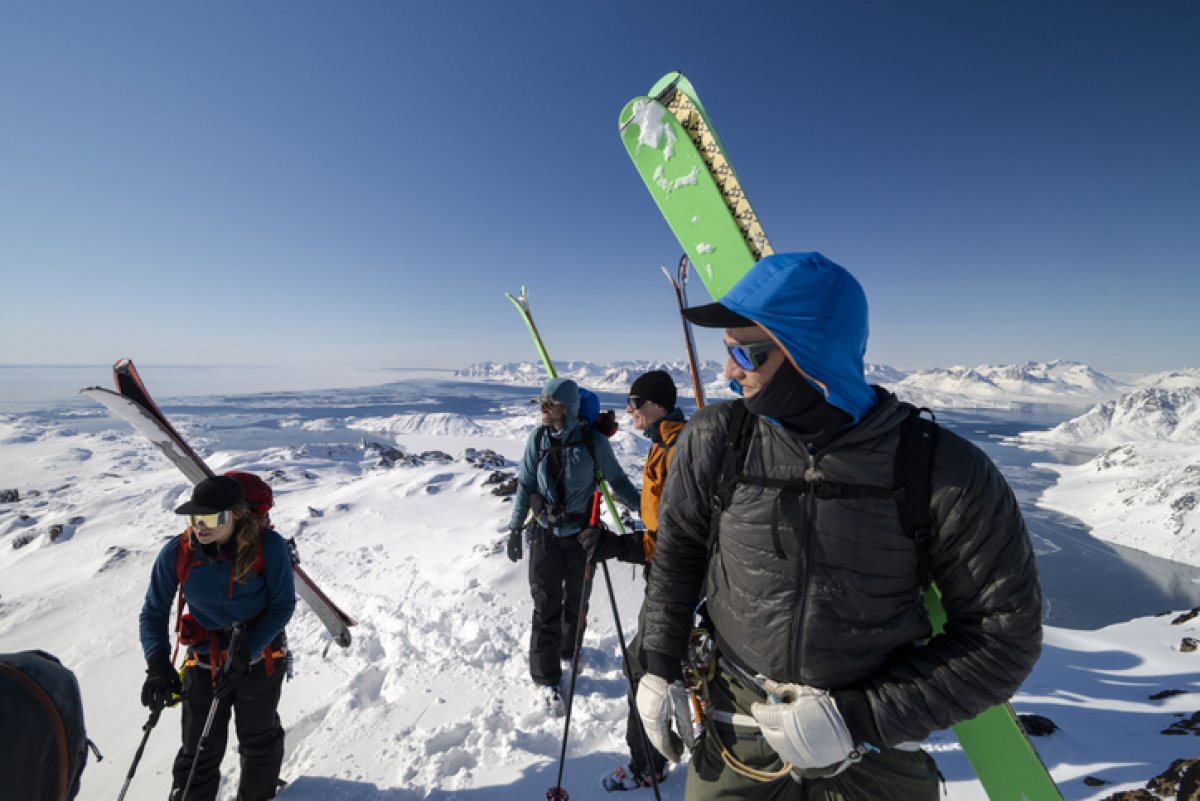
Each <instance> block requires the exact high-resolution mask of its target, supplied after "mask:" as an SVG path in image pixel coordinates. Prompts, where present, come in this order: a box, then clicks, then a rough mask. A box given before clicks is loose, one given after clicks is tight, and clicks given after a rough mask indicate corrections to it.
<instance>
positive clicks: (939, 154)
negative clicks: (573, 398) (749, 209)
mask: <svg viewBox="0 0 1200 801" xmlns="http://www.w3.org/2000/svg"><path fill="white" fill-rule="evenodd" d="M740 7H746V8H752V9H753V10H752V11H747V10H732V9H735V8H740ZM1197 41H1200V5H1197V4H1196V3H1194V2H1155V3H1149V4H1140V3H1129V2H1102V1H1101V2H1072V3H1065V2H1049V3H1044V2H1003V3H1001V2H970V3H952V2H915V3H908V2H906V3H897V2H868V1H866V0H864V1H863V2H854V3H844V2H833V0H829V1H828V2H817V3H814V2H789V3H740V4H731V3H715V2H694V3H689V4H678V3H674V4H665V3H649V2H625V1H624V0H615V1H613V2H588V3H584V2H537V3H534V2H504V3H492V2H436V3H435V2H426V3H415V2H321V3H313V2H279V1H278V0H264V1H263V2H254V3H233V2H213V3H161V2H143V3H127V2H115V1H111V0H106V2H103V3H94V2H56V3H15V2H10V3H4V4H3V5H0V273H2V274H3V286H4V289H3V293H4V297H5V300H4V304H3V311H2V312H0V363H72V364H80V363H93V362H94V363H97V364H107V363H110V362H112V361H113V360H115V359H116V358H118V357H121V356H129V357H132V358H134V359H135V360H136V361H138V362H139V363H140V364H155V363H170V364H217V363H234V364H260V365H277V364H285V365H312V366H314V367H317V366H322V365H328V364H333V363H339V362H340V363H346V364H351V365H362V366H395V367H402V366H447V367H456V366H462V365H465V364H467V363H470V362H474V361H482V360H486V359H491V360H499V361H510V360H518V359H529V358H533V357H534V353H533V351H532V348H531V345H530V343H529V340H528V336H527V334H526V332H525V329H524V327H523V326H522V325H521V323H520V321H519V319H518V318H517V316H516V314H515V313H514V311H513V309H512V307H511V305H510V304H509V303H508V301H507V300H505V299H504V296H503V293H504V292H505V291H513V292H516V291H517V290H518V289H519V288H520V286H521V285H522V284H525V285H527V286H528V287H529V290H530V294H531V297H532V300H533V304H534V310H535V313H536V315H537V318H538V323H539V325H540V327H541V328H542V331H543V333H544V335H545V336H546V338H547V341H548V343H547V344H548V346H549V349H550V352H551V354H552V355H553V356H555V357H556V358H561V359H591V360H596V361H609V360H615V359H623V358H678V357H680V356H681V355H682V339H681V336H680V333H679V324H678V318H677V317H676V316H675V314H674V310H673V302H674V301H673V297H672V295H671V293H670V289H669V287H668V285H667V283H666V281H665V280H664V279H663V277H662V275H661V273H660V272H659V265H661V264H666V265H674V263H675V261H676V260H677V258H678V255H679V252H680V249H679V246H678V244H677V243H676V242H675V241H674V239H673V237H672V236H671V234H670V231H669V230H668V229H667V227H666V224H665V223H664V222H663V221H662V218H661V217H660V216H659V214H658V211H657V209H656V208H655V206H654V205H653V203H652V202H651V200H650V197H649V194H648V193H647V192H646V190H645V188H644V186H643V185H642V183H641V181H640V179H639V178H638V176H637V174H636V173H635V172H634V170H633V168H632V165H631V163H630V162H629V159H628V156H627V155H626V153H625V151H624V149H623V148H622V146H621V143H620V140H619V138H618V135H617V129H616V120H617V114H618V112H619V111H620V109H621V107H622V106H623V105H624V104H625V103H626V101H628V100H629V99H630V98H632V97H635V96H637V95H640V94H643V93H644V92H645V91H646V90H647V89H648V88H649V87H650V85H651V84H652V83H653V82H654V81H655V80H656V79H657V78H658V77H659V76H661V75H662V74H663V73H665V72H667V71H669V70H672V69H680V70H682V71H684V72H685V73H686V74H688V76H689V77H690V78H691V79H692V81H693V83H694V84H695V85H696V87H697V90H698V91H699V93H700V95H701V97H702V98H703V100H704V103H705V105H706V107H707V109H708V111H709V113H710V115H711V116H712V119H713V121H714V123H715V125H716V127H717V129H718V130H719V132H720V134H721V137H722V139H723V141H724V144H725V146H726V148H727V150H728V152H729V155H730V157H731V159H732V161H733V163H734V164H735V166H736V167H737V169H738V172H739V174H740V176H741V178H742V182H743V184H744V185H745V187H746V189H747V192H748V193H749V195H750V198H751V200H752V202H753V203H754V205H755V207H756V208H757V210H758V212H759V216H760V218H761V219H762V222H763V224H764V226H765V228H766V230H767V232H768V234H769V235H770V237H771V240H772V244H773V245H774V246H775V248H776V249H777V250H819V251H821V252H823V253H825V254H826V255H827V256H829V257H830V258H832V259H833V260H835V261H837V262H839V263H841V264H843V265H844V266H845V267H847V268H848V269H849V270H850V271H851V272H853V273H854V274H855V275H857V276H858V277H859V279H860V280H861V281H862V283H863V285H864V286H865V288H866V290H867V294H868V297H869V299H870V302H871V306H872V339H871V345H870V349H869V351H868V359H869V360H871V361H876V362H884V363H888V364H892V365H895V366H899V367H904V368H916V367H930V366H949V365H951V364H978V363H984V362H990V363H1011V362H1023V361H1026V360H1048V359H1052V358H1062V359H1072V360H1078V361H1084V362H1087V363H1089V364H1092V365H1093V366H1095V367H1097V368H1099V369H1102V370H1107V371H1113V372H1129V371H1137V372H1148V371H1157V370H1165V369H1171V368H1178V367H1184V366H1197V365H1200V345H1198V344H1197V343H1200V322H1197V320H1198V319H1200V315H1197V303H1198V300H1200V257H1198V255H1197V254H1198V253H1200V144H1198V143H1200V102H1198V100H1197V99H1198V98H1200V53H1198V51H1197V48H1196V42H1197ZM703 293H704V290H703V288H702V287H701V286H700V285H699V284H697V285H696V286H695V287H694V289H693V300H699V299H702V298H703ZM702 349H703V350H704V351H705V352H704V353H703V354H702V355H703V356H706V357H711V358H717V357H720V355H721V354H720V352H719V348H718V347H717V346H716V345H715V342H714V340H713V339H712V338H711V337H709V338H704V339H702Z"/></svg>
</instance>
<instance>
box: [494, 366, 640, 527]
mask: <svg viewBox="0 0 1200 801" xmlns="http://www.w3.org/2000/svg"><path fill="white" fill-rule="evenodd" d="M542 394H543V395H549V396H551V397H552V398H554V399H555V400H557V401H558V402H559V403H561V404H562V405H563V406H564V407H565V408H566V412H567V415H566V422H565V424H564V426H563V431H562V442H563V445H564V446H565V447H564V449H563V464H564V472H565V475H564V477H563V491H564V492H565V493H566V498H559V497H558V490H557V484H558V481H557V476H552V475H550V460H549V459H546V458H544V457H543V458H542V459H540V460H539V459H538V451H539V447H538V445H539V443H538V440H539V438H540V437H542V436H543V434H542V429H541V427H539V428H536V429H534V431H533V433H532V434H530V435H529V440H528V441H527V442H526V443H525V455H524V456H523V457H522V459H521V474H520V476H519V477H518V479H517V492H516V494H515V495H514V496H513V510H512V517H510V518H509V527H510V528H519V527H521V526H523V525H524V524H525V517H526V516H527V515H528V514H529V496H530V495H531V494H532V493H534V492H537V493H539V494H540V495H541V496H542V497H543V498H544V499H545V500H546V503H547V504H548V505H550V506H557V505H562V506H563V507H564V508H565V509H566V513H567V514H568V515H569V516H570V517H571V518H573V519H571V520H568V521H567V522H566V523H565V524H564V525H562V526H561V528H560V529H559V531H558V535H559V536H561V537H569V536H573V535H575V534H578V533H579V532H580V530H582V529H583V528H584V527H585V526H586V520H587V517H588V515H589V513H590V511H591V507H592V493H593V492H594V491H595V489H596V469H597V468H599V469H600V472H602V473H603V474H604V478H605V480H606V481H608V483H609V484H610V485H611V486H612V489H613V492H614V493H616V495H617V497H618V498H620V499H621V501H622V502H623V503H624V504H625V505H626V506H628V507H629V508H631V509H637V508H638V507H639V506H640V505H641V497H640V496H639V495H638V491H637V488H636V487H634V486H633V482H632V481H630V480H629V476H627V475H625V471H624V470H622V469H621V464H620V462H618V461H617V457H616V455H615V454H614V453H613V450H612V446H611V445H610V444H609V443H608V438H607V437H605V436H604V435H603V434H601V433H600V432H599V431H596V430H595V429H593V428H591V427H589V426H585V425H583V424H582V423H580V422H579V387H578V386H577V385H576V384H575V382H574V381H572V380H571V379H569V378H551V379H550V380H549V381H547V382H546V383H545V385H544V386H543V387H542ZM546 436H548V435H546ZM584 437H591V438H592V449H593V450H594V451H595V453H596V463H595V464H593V463H592V459H591V457H590V456H589V455H588V451H587V447H586V446H585V445H584V439H583V438H584ZM572 446H576V447H572Z"/></svg>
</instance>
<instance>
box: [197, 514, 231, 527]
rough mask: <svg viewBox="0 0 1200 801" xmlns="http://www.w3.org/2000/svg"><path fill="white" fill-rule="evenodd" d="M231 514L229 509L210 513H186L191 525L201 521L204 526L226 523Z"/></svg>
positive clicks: (198, 523)
mask: <svg viewBox="0 0 1200 801" xmlns="http://www.w3.org/2000/svg"><path fill="white" fill-rule="evenodd" d="M232 515H233V513H232V512H229V511H224V512H216V513H214V514H211V515H188V520H189V521H191V524H192V525H193V526H198V525H200V524H201V523H203V524H204V527H205V528H216V527H217V526H222V525H225V524H226V523H228V522H229V518H230V517H232Z"/></svg>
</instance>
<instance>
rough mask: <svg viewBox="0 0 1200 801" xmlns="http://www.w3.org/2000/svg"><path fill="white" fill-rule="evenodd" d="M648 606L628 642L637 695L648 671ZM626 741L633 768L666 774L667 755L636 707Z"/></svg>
mask: <svg viewBox="0 0 1200 801" xmlns="http://www.w3.org/2000/svg"><path fill="white" fill-rule="evenodd" d="M645 617H646V606H645V604H643V605H642V608H641V610H640V611H639V612H638V631H637V634H635V635H634V637H633V639H632V640H630V641H629V642H628V643H626V648H627V650H626V651H625V664H627V665H628V666H629V679H630V690H631V691H632V693H633V697H634V698H635V699H636V698H637V688H638V683H639V682H641V680H642V676H644V675H646V649H644V648H643V647H642V631H643V630H644V629H645ZM625 744H626V745H628V746H629V763H630V764H631V765H633V769H634V770H636V771H637V772H638V773H640V774H642V775H646V774H647V773H649V772H650V770H649V769H650V768H651V767H653V768H654V772H655V773H656V774H657V775H659V776H662V775H663V771H664V770H665V769H666V767H667V758H666V757H664V756H663V755H662V754H660V753H658V749H656V748H655V747H654V746H653V745H651V744H650V741H649V740H648V739H645V734H644V732H643V730H642V718H641V716H640V715H638V713H637V711H636V709H633V710H630V712H629V720H628V721H627V722H626V724H625Z"/></svg>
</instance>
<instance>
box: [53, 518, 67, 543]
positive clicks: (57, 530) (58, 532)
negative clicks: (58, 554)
mask: <svg viewBox="0 0 1200 801" xmlns="http://www.w3.org/2000/svg"><path fill="white" fill-rule="evenodd" d="M64 530H65V526H63V524H62V523H55V524H53V525H52V526H50V541H51V542H58V538H59V537H61V536H62V534H63V531H64Z"/></svg>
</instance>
